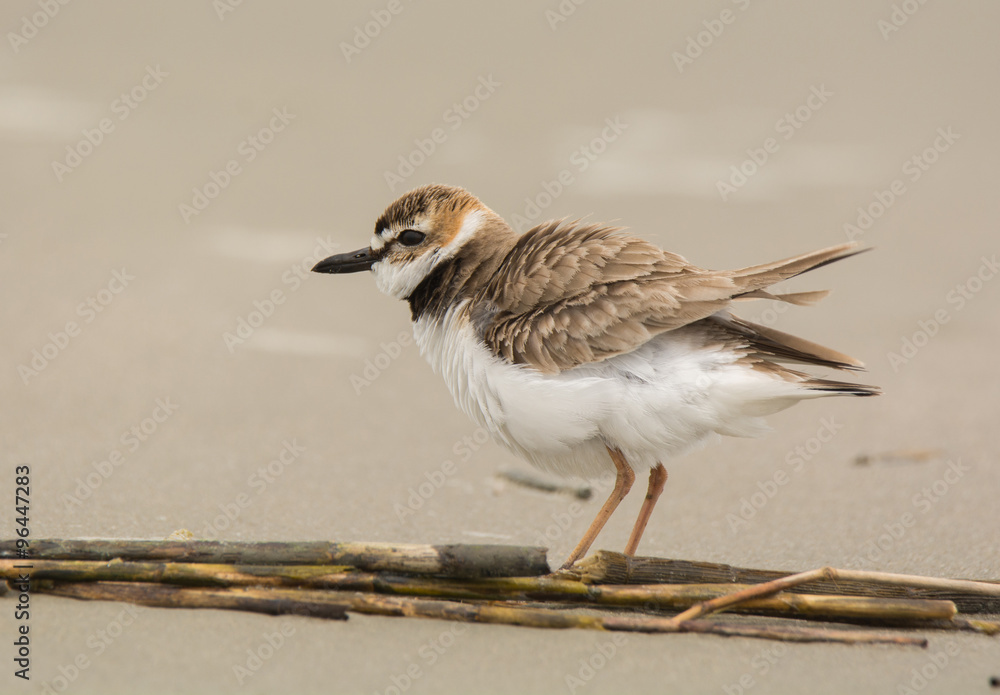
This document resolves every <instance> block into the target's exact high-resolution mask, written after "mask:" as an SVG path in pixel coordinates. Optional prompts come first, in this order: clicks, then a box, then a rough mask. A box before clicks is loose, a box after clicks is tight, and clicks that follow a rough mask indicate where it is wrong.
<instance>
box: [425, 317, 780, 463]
mask: <svg viewBox="0 0 1000 695" xmlns="http://www.w3.org/2000/svg"><path fill="white" fill-rule="evenodd" d="M465 309H466V305H465V304H463V305H460V306H458V307H456V308H454V309H453V310H451V311H450V312H449V313H448V314H447V315H446V316H445V318H444V320H442V321H438V320H432V319H429V318H422V319H420V320H418V321H417V322H416V323H415V324H414V335H415V337H416V341H417V344H418V345H419V347H420V351H421V354H423V355H424V357H425V358H426V359H427V361H428V362H430V364H431V366H432V367H433V368H434V370H435V371H436V372H438V373H439V374H441V375H442V376H443V377H444V380H445V382H446V383H447V385H448V388H449V390H450V391H451V393H452V396H454V398H455V402H456V403H457V404H458V406H459V407H460V408H461V409H462V410H464V411H465V413H466V414H468V415H469V416H470V417H471V418H472V419H473V420H474V421H476V422H477V423H478V424H480V425H481V426H483V427H484V428H485V429H487V430H488V431H489V432H490V433H491V435H493V438H494V439H495V440H497V441H498V442H500V443H502V444H504V445H505V446H507V447H508V448H509V449H510V450H512V451H513V452H514V453H516V454H518V455H520V456H522V457H524V458H525V459H527V460H528V461H529V462H531V463H533V464H534V465H536V466H538V467H539V468H542V469H544V470H549V471H552V472H556V473H561V474H572V475H582V476H594V475H600V474H601V473H605V472H607V471H609V470H610V471H613V470H614V469H613V466H612V463H611V460H610V458H609V457H608V454H607V452H606V450H605V444H607V445H609V446H612V447H616V448H618V449H621V451H622V452H623V453H624V454H625V457H626V459H627V460H628V461H629V462H630V463H631V465H632V466H633V467H634V468H636V469H637V470H639V471H641V470H643V469H645V468H647V467H652V466H654V465H656V463H657V462H659V461H666V460H667V459H669V458H671V457H673V456H678V455H680V454H683V453H685V452H687V451H689V450H690V449H692V448H694V447H696V446H698V445H700V444H701V443H703V442H704V441H705V440H706V439H708V438H710V437H713V436H715V435H716V434H717V433H722V434H734V435H742V436H754V435H757V434H760V433H761V432H763V431H766V429H767V427H766V425H765V424H764V423H763V420H762V419H761V417H760V416H761V415H763V414H767V412H773V411H775V410H779V409H781V408H783V407H787V406H788V405H791V404H792V403H793V402H794V401H795V400H797V398H792V399H791V400H788V402H787V404H782V405H781V406H780V407H763V408H762V407H761V405H760V401H761V396H762V395H764V396H770V398H771V402H772V403H773V404H774V405H776V404H777V401H775V397H779V396H780V397H783V398H785V399H787V397H788V396H790V395H791V394H792V393H793V391H792V389H791V388H790V387H789V385H787V384H785V385H779V384H778V382H775V381H774V380H773V379H770V378H768V377H766V376H764V375H759V374H756V373H755V372H753V370H749V369H747V368H745V367H742V366H737V365H735V364H734V361H735V359H736V355H735V354H733V353H727V352H724V351H722V350H720V349H713V348H710V347H706V346H704V345H702V344H699V341H698V339H697V334H696V333H695V332H690V331H684V330H678V331H672V332H669V333H665V334H662V335H661V336H659V337H657V338H655V339H654V340H652V341H650V342H649V343H646V344H645V345H643V346H641V347H640V348H638V349H637V350H635V351H633V352H631V353H628V354H625V355H619V356H616V357H612V358H610V359H607V360H603V361H601V362H596V363H592V364H587V365H581V366H580V367H576V368H574V369H571V370H567V371H564V372H562V373H560V374H542V373H540V372H538V371H536V370H535V369H533V368H531V367H527V366H521V365H512V364H509V363H507V362H505V361H503V360H501V359H499V358H498V357H496V356H495V355H493V354H492V352H490V350H489V349H488V348H487V347H486V345H485V344H484V343H483V342H482V341H481V340H480V339H479V338H478V337H477V336H476V334H475V332H474V330H473V328H472V326H471V324H470V323H469V321H468V318H467V312H466V311H465ZM762 389H763V391H762ZM775 389H777V390H775ZM751 401H752V402H751Z"/></svg>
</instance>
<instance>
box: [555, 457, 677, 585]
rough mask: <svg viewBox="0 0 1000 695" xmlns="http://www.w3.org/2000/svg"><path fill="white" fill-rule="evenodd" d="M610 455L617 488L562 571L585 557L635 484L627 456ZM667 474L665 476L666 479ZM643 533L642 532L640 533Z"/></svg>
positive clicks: (564, 564)
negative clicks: (615, 472)
mask: <svg viewBox="0 0 1000 695" xmlns="http://www.w3.org/2000/svg"><path fill="white" fill-rule="evenodd" d="M608 453H609V454H611V460H612V461H613V462H614V464H615V468H616V469H617V471H618V474H617V475H616V477H615V488H614V490H612V491H611V495H610V496H609V497H608V501H607V502H605V503H604V506H603V507H601V511H599V512H597V516H596V517H594V521H593V523H592V524H591V525H590V528H588V529H587V533H585V534H584V536H583V538H582V539H581V540H580V542H579V543H578V544H577V546H576V549H574V550H573V553H572V554H571V555H570V556H569V559H568V560H566V562H565V563H563V566H562V569H564V570H565V569H569V568H570V567H572V566H573V563H574V562H576V561H577V560H579V559H580V558H581V557H583V556H584V555H585V554H586V552H587V551H588V550H590V546H591V545H593V543H594V539H596V538H597V534H599V533H600V532H601V529H603V528H604V524H606V523H608V519H610V518H611V515H612V514H614V511H615V509H617V508H618V505H619V504H620V503H621V501H622V500H623V499H625V495H627V494H628V491H629V490H631V489H632V483H634V482H635V473H633V472H632V467H631V466H630V465H628V461H626V460H625V456H624V455H622V452H620V451H619V450H618V449H612V448H610V447H608ZM665 477H666V474H664V479H665ZM640 533H641V531H640Z"/></svg>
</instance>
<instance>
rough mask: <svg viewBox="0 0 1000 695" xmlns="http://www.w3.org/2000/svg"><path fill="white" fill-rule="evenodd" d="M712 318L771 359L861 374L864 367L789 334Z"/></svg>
mask: <svg viewBox="0 0 1000 695" xmlns="http://www.w3.org/2000/svg"><path fill="white" fill-rule="evenodd" d="M712 318H713V319H714V320H715V321H716V322H718V323H719V324H721V325H722V326H723V327H725V328H726V329H727V330H729V331H731V332H732V333H735V334H737V335H739V336H740V337H741V338H743V339H744V340H745V341H746V342H747V344H748V345H749V346H750V347H751V348H753V349H754V350H756V351H759V352H761V353H763V354H764V355H766V356H768V357H773V358H776V359H778V360H786V361H792V362H802V363H805V364H813V365H816V366H819V367H833V368H834V369H849V370H853V371H860V370H863V369H864V368H865V364H864V362H861V361H860V360H856V359H854V358H853V357H851V356H850V355H845V354H844V353H842V352H838V351H837V350H833V349H831V348H828V347H826V346H823V345H820V344H819V343H814V342H812V341H811V340H806V339H805V338H799V337H798V336H795V335H792V334H790V333H785V332H783V331H779V330H776V329H774V328H769V327H767V326H761V325H759V324H756V323H753V322H751V321H746V320H744V319H741V318H739V317H738V316H733V315H731V314H730V315H723V314H716V315H715V316H713V317H712Z"/></svg>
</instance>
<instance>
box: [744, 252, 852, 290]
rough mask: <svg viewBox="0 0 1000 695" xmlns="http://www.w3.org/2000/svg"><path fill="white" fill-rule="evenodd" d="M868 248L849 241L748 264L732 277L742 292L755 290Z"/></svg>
mask: <svg viewBox="0 0 1000 695" xmlns="http://www.w3.org/2000/svg"><path fill="white" fill-rule="evenodd" d="M868 250H870V247H869V248H862V247H861V244H860V242H857V241H850V242H847V243H846V244H840V245H839V246H831V247H829V248H826V249H820V250H819V251H812V252H810V253H804V254H802V255H801V256H794V257H792V258H785V259H783V260H780V261H772V262H771V263H764V264H762V265H755V266H750V267H749V268H743V269H742V270H736V271H733V277H734V279H735V280H736V281H737V282H740V283H741V284H742V285H743V286H744V287H746V292H744V294H747V293H750V292H753V291H755V290H762V289H764V288H767V287H770V286H771V285H774V284H775V283H778V282H781V281H782V280H788V279H789V278H793V277H795V276H796V275H801V274H802V273H805V272H806V271H809V270H815V269H816V268H822V267H823V266H825V265H829V264H830V263H835V262H837V261H840V260H843V259H845V258H850V257H851V256H856V255H857V254H859V253H864V252H865V251H868Z"/></svg>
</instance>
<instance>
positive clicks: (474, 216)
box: [441, 210, 483, 258]
mask: <svg viewBox="0 0 1000 695" xmlns="http://www.w3.org/2000/svg"><path fill="white" fill-rule="evenodd" d="M482 224H483V211H482V210H470V211H469V212H467V213H466V214H465V219H463V220H462V226H461V227H460V228H459V230H458V231H457V232H456V233H455V236H453V237H452V238H451V241H449V242H448V243H447V244H445V245H444V246H442V247H441V254H442V255H443V256H444V257H445V258H450V257H451V256H454V255H455V253H456V252H457V251H458V250H459V249H460V248H462V247H463V246H464V245H465V242H467V241H468V240H469V239H471V238H472V237H473V236H475V234H476V232H478V231H479V228H480V227H481V226H482Z"/></svg>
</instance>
